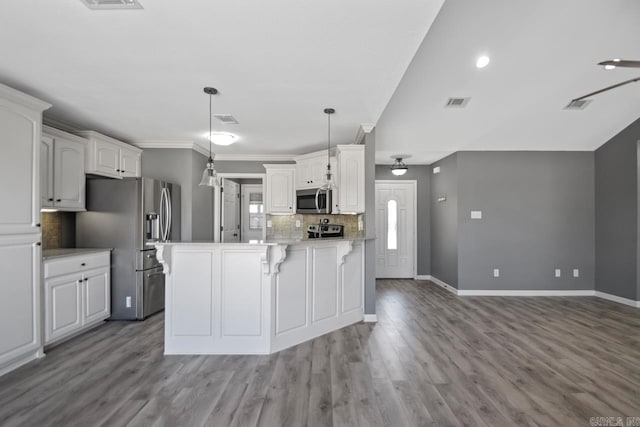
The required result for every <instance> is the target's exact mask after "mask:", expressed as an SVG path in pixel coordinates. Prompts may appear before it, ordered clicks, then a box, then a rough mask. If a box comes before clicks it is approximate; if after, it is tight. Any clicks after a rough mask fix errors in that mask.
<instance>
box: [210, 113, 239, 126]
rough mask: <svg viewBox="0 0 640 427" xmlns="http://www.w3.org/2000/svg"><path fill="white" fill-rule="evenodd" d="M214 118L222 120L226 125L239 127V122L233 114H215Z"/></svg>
mask: <svg viewBox="0 0 640 427" xmlns="http://www.w3.org/2000/svg"><path fill="white" fill-rule="evenodd" d="M213 117H215V118H216V119H218V120H220V121H221V122H222V123H224V124H225V125H237V124H238V121H237V120H236V118H235V117H233V116H232V115H231V114H214V115H213Z"/></svg>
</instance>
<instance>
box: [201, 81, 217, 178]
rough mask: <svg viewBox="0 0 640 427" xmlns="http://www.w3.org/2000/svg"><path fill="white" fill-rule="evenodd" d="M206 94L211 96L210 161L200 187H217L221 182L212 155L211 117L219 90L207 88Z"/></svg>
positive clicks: (203, 173) (205, 89)
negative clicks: (214, 96) (214, 97)
mask: <svg viewBox="0 0 640 427" xmlns="http://www.w3.org/2000/svg"><path fill="white" fill-rule="evenodd" d="M204 93H206V94H207V95H209V135H208V137H209V159H208V160H207V166H206V167H205V168H204V171H203V172H202V180H201V181H200V184H199V185H200V187H217V186H219V185H220V181H218V174H217V172H216V169H215V167H214V165H213V157H214V154H213V153H212V149H211V145H212V144H211V139H212V137H213V132H211V118H212V117H213V116H212V115H211V110H212V106H211V105H212V103H213V95H216V94H217V93H218V90H217V89H215V88H212V87H205V88H204Z"/></svg>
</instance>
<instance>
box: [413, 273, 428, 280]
mask: <svg viewBox="0 0 640 427" xmlns="http://www.w3.org/2000/svg"><path fill="white" fill-rule="evenodd" d="M413 280H431V276H430V275H428V274H416V275H415V276H413Z"/></svg>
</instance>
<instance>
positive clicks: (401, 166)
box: [391, 156, 409, 176]
mask: <svg viewBox="0 0 640 427" xmlns="http://www.w3.org/2000/svg"><path fill="white" fill-rule="evenodd" d="M407 157H408V156H407ZM391 158H392V159H395V160H396V161H395V163H394V164H393V165H391V173H392V174H394V175H395V176H401V175H404V174H405V173H407V170H409V167H408V166H407V165H406V164H405V163H404V162H403V161H402V157H395V156H392V157H391ZM405 158H406V157H405Z"/></svg>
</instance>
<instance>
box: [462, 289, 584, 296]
mask: <svg viewBox="0 0 640 427" xmlns="http://www.w3.org/2000/svg"><path fill="white" fill-rule="evenodd" d="M458 295H460V296H469V297H470V296H487V297H592V296H594V293H593V291H589V290H577V291H571V290H558V291H556V290H484V289H482V290H475V289H474V290H471V289H467V290H465V289H460V290H458Z"/></svg>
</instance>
